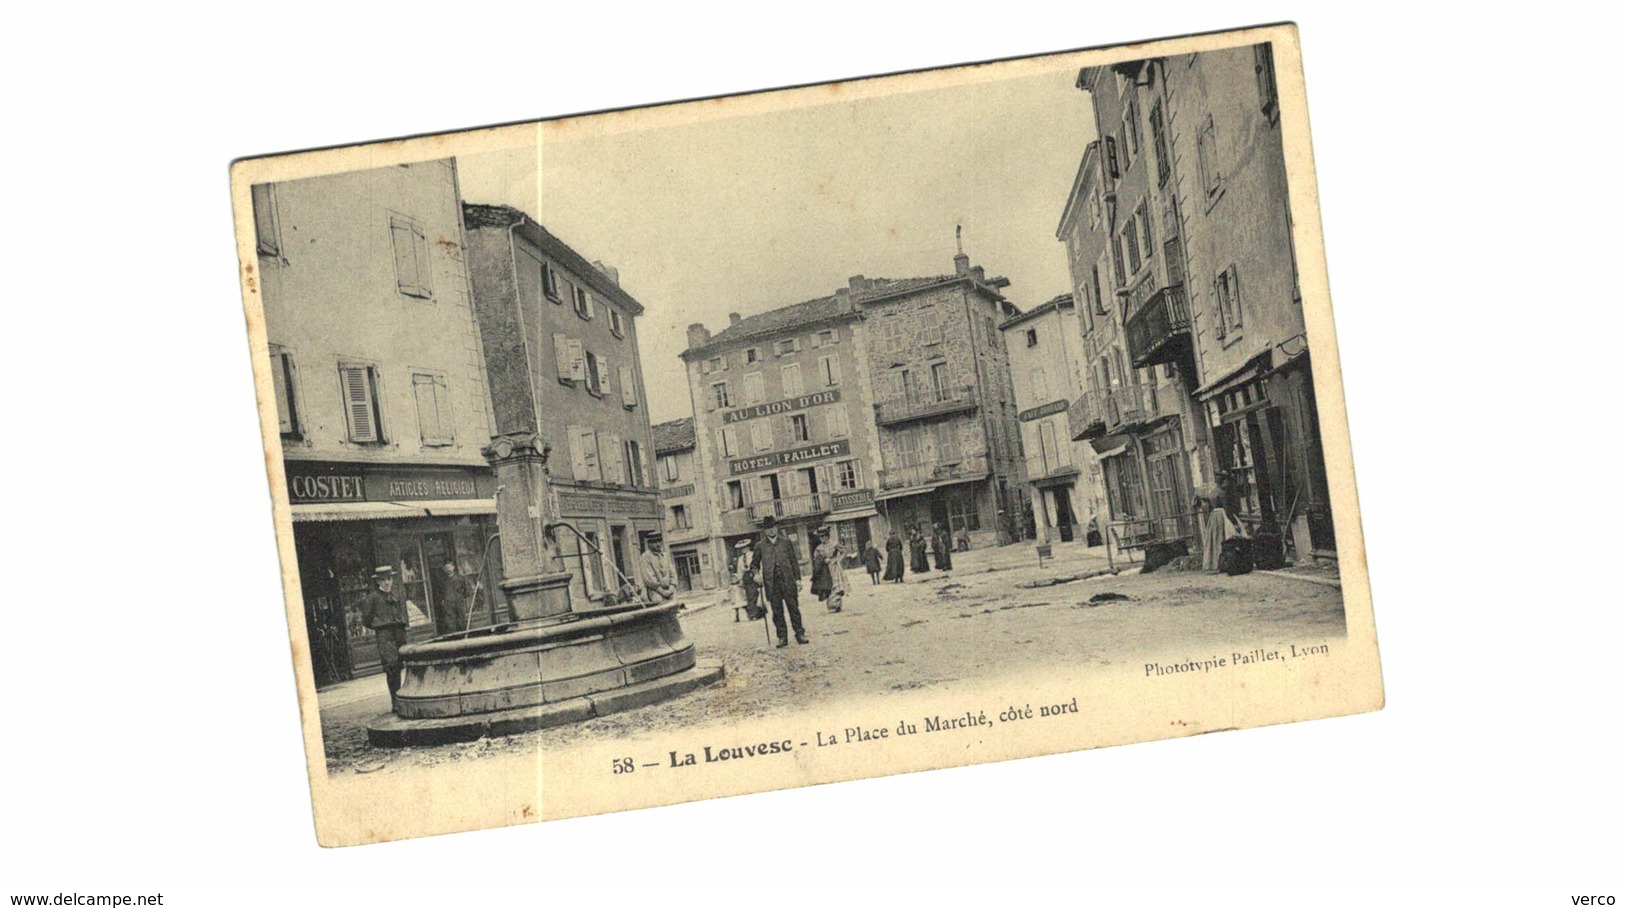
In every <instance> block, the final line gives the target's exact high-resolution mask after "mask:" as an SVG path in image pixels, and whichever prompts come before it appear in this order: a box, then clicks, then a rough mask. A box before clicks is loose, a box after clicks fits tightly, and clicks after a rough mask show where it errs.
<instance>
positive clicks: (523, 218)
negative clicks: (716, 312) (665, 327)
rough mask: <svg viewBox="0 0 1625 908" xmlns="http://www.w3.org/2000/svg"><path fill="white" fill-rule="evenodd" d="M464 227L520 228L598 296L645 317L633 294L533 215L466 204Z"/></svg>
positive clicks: (641, 305) (509, 209)
mask: <svg viewBox="0 0 1625 908" xmlns="http://www.w3.org/2000/svg"><path fill="white" fill-rule="evenodd" d="M463 223H464V225H466V226H468V227H471V228H476V227H499V228H508V227H512V226H514V225H516V224H517V225H519V229H520V232H522V233H523V234H524V235H525V237H526V238H527V239H529V240H530V241H531V242H533V243H535V244H536V246H537V248H539V249H541V250H542V253H543V254H544V255H546V256H548V257H549V258H552V259H553V260H555V261H557V262H558V263H559V264H561V265H563V266H564V267H565V269H566V270H568V271H569V272H570V273H571V274H574V275H575V276H577V277H579V278H580V279H581V280H583V281H585V282H586V283H587V284H588V285H589V286H590V287H592V290H593V292H594V293H597V294H598V295H600V296H606V297H609V298H610V299H612V300H615V301H616V302H618V303H620V304H621V305H622V306H625V307H626V308H627V310H628V311H630V312H631V313H632V314H633V315H642V314H643V304H642V303H640V302H638V301H637V300H635V299H633V298H632V294H630V293H627V292H626V291H625V290H622V289H621V285H619V284H617V283H615V282H614V281H612V280H610V279H609V276H608V275H606V274H604V272H602V271H599V270H598V267H597V266H596V265H594V264H593V263H591V262H589V261H587V260H586V259H585V258H584V257H582V255H581V253H579V252H577V251H575V250H574V249H572V248H570V244H569V243H566V242H565V241H563V240H561V239H559V238H558V237H556V236H554V235H553V233H552V232H551V231H549V230H548V229H547V228H546V227H543V226H542V225H541V224H538V223H536V221H535V220H534V219H532V218H531V216H530V215H528V214H526V213H524V212H523V211H520V210H519V209H517V208H513V207H510V206H508V205H476V204H474V203H473V202H464V203H463Z"/></svg>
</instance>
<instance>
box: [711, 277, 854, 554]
mask: <svg viewBox="0 0 1625 908" xmlns="http://www.w3.org/2000/svg"><path fill="white" fill-rule="evenodd" d="M861 321H862V314H861V313H860V312H859V311H858V309H857V308H856V306H854V304H853V299H852V295H851V293H850V292H849V291H848V290H847V289H846V288H843V289H842V290H841V291H840V292H839V293H837V294H835V295H832V296H828V297H822V298H819V299H814V300H808V301H806V302H803V303H797V304H795V305H792V306H785V307H782V308H779V309H774V310H771V311H768V312H763V313H759V314H757V315H752V316H749V317H741V316H740V315H739V314H738V313H732V314H731V315H730V316H729V325H728V327H727V328H724V329H722V330H721V331H718V332H717V333H716V334H714V335H713V334H712V333H711V332H710V331H709V330H707V329H706V327H705V326H704V325H703V324H694V325H690V326H689V328H688V349H687V350H685V351H684V352H683V354H682V358H683V361H684V363H685V365H686V369H687V375H688V383H689V394H690V398H691V400H692V401H693V405H694V451H693V458H694V461H695V462H696V463H697V464H699V465H701V466H700V468H699V469H698V470H697V471H696V479H695V484H696V485H699V484H701V483H703V484H705V485H706V489H705V495H706V496H714V497H711V498H710V502H709V503H710V512H711V513H710V514H709V515H708V518H707V519H708V520H709V521H710V524H709V525H710V527H711V528H712V531H713V532H712V536H711V538H710V543H709V546H710V550H711V558H712V563H713V564H714V565H715V570H717V571H725V570H727V569H728V568H729V566H730V565H731V564H732V552H733V547H734V545H735V544H736V543H737V542H738V541H740V540H742V539H748V538H754V534H755V533H756V532H757V530H758V529H759V527H760V526H761V523H762V520H763V518H765V517H768V516H772V517H773V518H774V519H775V520H776V521H778V523H779V524H780V526H781V527H783V528H784V530H785V532H786V534H787V535H788V536H789V537H790V538H791V539H792V540H793V541H794V543H795V545H796V547H797V551H798V552H799V553H800V555H801V557H802V559H803V560H807V559H810V558H811V554H812V548H813V546H814V545H815V544H816V542H815V540H814V539H813V535H814V532H815V531H816V530H818V529H821V528H823V527H824V526H825V525H833V527H834V528H835V531H836V532H837V533H838V534H839V538H840V539H841V540H842V541H843V542H844V543H845V544H846V545H847V546H848V547H849V548H850V550H852V551H854V552H855V551H856V550H857V548H858V546H861V545H862V543H863V542H865V541H867V540H868V539H870V538H872V537H874V536H876V535H879V534H881V532H882V531H881V529H880V524H879V522H878V515H877V513H876V511H875V505H874V493H875V488H876V486H875V480H876V468H877V465H878V462H879V458H878V454H877V443H876V440H875V439H876V435H875V427H874V422H873V420H872V418H871V412H870V409H869V400H870V394H869V390H868V372H867V370H866V369H865V368H864V354H863V345H864V338H863V335H862V332H861V331H859V330H858V327H859V325H860V323H861ZM702 567H703V563H702Z"/></svg>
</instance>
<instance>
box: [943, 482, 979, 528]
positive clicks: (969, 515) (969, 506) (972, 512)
mask: <svg viewBox="0 0 1625 908" xmlns="http://www.w3.org/2000/svg"><path fill="white" fill-rule="evenodd" d="M948 525H949V529H950V530H951V531H952V532H958V531H960V530H965V531H967V532H971V531H975V530H980V529H981V528H982V514H981V511H980V510H978V509H977V507H976V495H975V493H972V492H964V491H956V492H954V493H953V494H952V495H951V496H950V497H949V499H948Z"/></svg>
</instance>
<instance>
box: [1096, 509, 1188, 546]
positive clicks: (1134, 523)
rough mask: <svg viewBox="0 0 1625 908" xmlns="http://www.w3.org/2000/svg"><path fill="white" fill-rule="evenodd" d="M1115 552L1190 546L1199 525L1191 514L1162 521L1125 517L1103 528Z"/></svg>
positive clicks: (1159, 519) (1162, 518) (1163, 518)
mask: <svg viewBox="0 0 1625 908" xmlns="http://www.w3.org/2000/svg"><path fill="white" fill-rule="evenodd" d="M1106 526H1107V527H1108V528H1109V529H1110V530H1111V534H1112V537H1113V538H1114V539H1115V540H1116V542H1117V546H1118V548H1121V549H1141V548H1145V547H1146V546H1148V545H1156V544H1158V543H1165V542H1179V541H1185V542H1194V541H1195V540H1196V539H1197V538H1198V537H1199V536H1200V534H1201V527H1202V525H1201V521H1200V519H1199V518H1198V517H1197V515H1196V514H1195V513H1194V512H1192V513H1189V514H1170V515H1168V516H1165V517H1128V518H1124V519H1122V520H1113V521H1111V522H1109V523H1107V524H1106Z"/></svg>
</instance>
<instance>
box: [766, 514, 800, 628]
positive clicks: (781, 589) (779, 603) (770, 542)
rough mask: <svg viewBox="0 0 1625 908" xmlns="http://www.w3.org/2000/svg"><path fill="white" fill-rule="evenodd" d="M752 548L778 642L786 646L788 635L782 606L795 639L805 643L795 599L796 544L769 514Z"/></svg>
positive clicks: (798, 572) (797, 579) (797, 580)
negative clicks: (757, 540) (754, 546)
mask: <svg viewBox="0 0 1625 908" xmlns="http://www.w3.org/2000/svg"><path fill="white" fill-rule="evenodd" d="M756 551H757V563H758V564H760V565H761V571H762V581H761V582H762V595H764V596H766V597H767V604H768V605H769V606H770V607H771V608H772V609H773V629H774V630H776V631H778V633H779V644H778V645H779V646H780V647H785V646H789V645H790V634H789V632H788V630H787V629H786V628H785V626H784V612H785V610H786V609H788V610H789V612H790V628H791V629H793V630H794V631H795V632H796V642H797V643H807V642H808V640H807V631H806V630H805V629H804V628H802V626H801V604H800V603H799V602H798V601H797V595H798V592H799V591H798V590H797V587H798V586H799V585H800V583H801V566H800V565H799V564H798V563H797V562H796V547H795V544H794V543H792V542H791V541H790V537H788V536H786V535H784V534H782V533H780V532H779V526H778V521H776V520H775V519H774V518H773V516H772V515H768V516H767V517H765V518H763V519H762V539H761V541H760V542H758V543H757V544H756Z"/></svg>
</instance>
